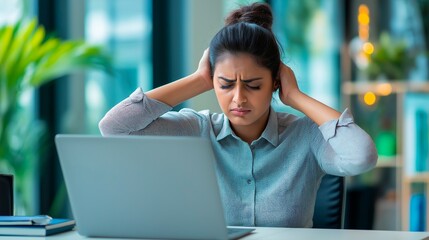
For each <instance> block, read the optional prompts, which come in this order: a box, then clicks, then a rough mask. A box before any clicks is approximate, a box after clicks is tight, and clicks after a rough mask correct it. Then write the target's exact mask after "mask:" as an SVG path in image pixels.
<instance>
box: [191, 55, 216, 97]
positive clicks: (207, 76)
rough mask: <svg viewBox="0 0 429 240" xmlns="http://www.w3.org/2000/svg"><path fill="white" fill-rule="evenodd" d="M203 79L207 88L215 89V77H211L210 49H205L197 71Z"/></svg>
mask: <svg viewBox="0 0 429 240" xmlns="http://www.w3.org/2000/svg"><path fill="white" fill-rule="evenodd" d="M195 74H197V75H198V77H199V78H201V80H202V81H204V83H205V85H206V87H207V90H211V89H213V79H212V77H211V69H210V61H209V49H208V48H207V49H206V50H205V51H204V54H203V56H202V57H201V59H200V62H199V64H198V69H197V71H196V72H195Z"/></svg>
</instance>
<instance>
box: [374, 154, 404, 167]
mask: <svg viewBox="0 0 429 240" xmlns="http://www.w3.org/2000/svg"><path fill="white" fill-rule="evenodd" d="M398 158H399V156H391V157H387V156H379V157H378V161H377V165H375V167H376V168H396V167H400V166H401V165H400V164H398Z"/></svg>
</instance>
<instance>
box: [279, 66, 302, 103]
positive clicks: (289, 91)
mask: <svg viewBox="0 0 429 240" xmlns="http://www.w3.org/2000/svg"><path fill="white" fill-rule="evenodd" d="M279 78H280V90H279V97H280V100H281V101H282V102H283V104H285V105H288V106H291V107H293V108H295V107H294V106H293V105H294V104H293V96H294V95H296V94H300V93H301V91H300V90H299V88H298V84H297V82H296V78H295V74H294V72H293V71H292V69H290V67H288V66H286V65H285V64H284V63H280V68H279Z"/></svg>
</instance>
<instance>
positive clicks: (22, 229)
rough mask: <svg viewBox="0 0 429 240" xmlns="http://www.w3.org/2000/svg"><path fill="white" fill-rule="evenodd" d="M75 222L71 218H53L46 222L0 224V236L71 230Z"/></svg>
mask: <svg viewBox="0 0 429 240" xmlns="http://www.w3.org/2000/svg"><path fill="white" fill-rule="evenodd" d="M75 224H76V222H75V221H74V220H71V219H62V218H54V219H52V220H51V221H50V222H49V223H47V224H27V223H16V224H7V225H0V236H49V235H52V234H56V233H61V232H65V231H69V230H72V229H73V228H74V226H75Z"/></svg>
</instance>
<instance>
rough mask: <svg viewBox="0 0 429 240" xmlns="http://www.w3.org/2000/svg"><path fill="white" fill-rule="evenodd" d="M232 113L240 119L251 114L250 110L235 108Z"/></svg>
mask: <svg viewBox="0 0 429 240" xmlns="http://www.w3.org/2000/svg"><path fill="white" fill-rule="evenodd" d="M230 111H231V113H232V114H233V115H235V116H239V117H242V116H244V115H246V114H248V113H250V112H251V110H250V109H245V108H233V109H231V110H230Z"/></svg>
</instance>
